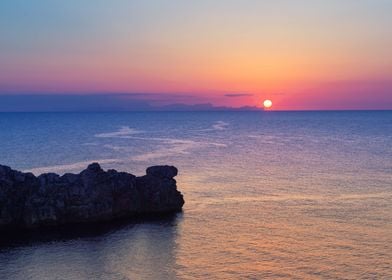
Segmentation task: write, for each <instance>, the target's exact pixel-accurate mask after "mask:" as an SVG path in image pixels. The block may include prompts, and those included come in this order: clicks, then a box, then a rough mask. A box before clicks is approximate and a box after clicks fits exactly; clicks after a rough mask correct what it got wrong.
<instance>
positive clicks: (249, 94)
mask: <svg viewBox="0 0 392 280" xmlns="http://www.w3.org/2000/svg"><path fill="white" fill-rule="evenodd" d="M224 96H226V97H243V96H253V94H251V93H228V94H225V95H224Z"/></svg>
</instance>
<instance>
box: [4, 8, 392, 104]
mask: <svg viewBox="0 0 392 280" xmlns="http://www.w3.org/2000/svg"><path fill="white" fill-rule="evenodd" d="M391 13H392V1H390V0H343V1H342V0H327V1H326V0H295V1H293V0H274V1H261V0H197V1H196V0H195V1H184V0H155V1H154V0H143V1H142V0H140V1H130V0H127V1H126V0H117V1H106V0H83V1H80V0H67V1H64V0H61V1H60V0H35V1H31V0H25V1H21V0H2V1H1V2H0V95H24V94H33V95H34V94H48V95H49V94H53V95H55V94H60V95H68V94H73V95H75V94H76V95H80V94H86V95H87V94H89V95H97V94H105V95H110V94H113V95H116V96H118V94H123V93H131V94H135V93H137V94H141V95H140V96H145V98H146V99H153V98H152V97H151V96H153V97H154V98H158V99H159V100H161V101H162V102H163V103H166V104H170V103H186V104H197V103H212V104H214V105H216V106H222V105H223V106H232V107H240V106H260V107H261V106H262V102H263V100H264V99H271V100H272V101H273V103H274V105H273V108H274V109H276V110H303V109H305V110H313V109H330V110H331V109H392V28H391V27H392V16H391Z"/></svg>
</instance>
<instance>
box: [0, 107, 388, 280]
mask: <svg viewBox="0 0 392 280" xmlns="http://www.w3.org/2000/svg"><path fill="white" fill-rule="evenodd" d="M92 161H97V162H100V163H101V164H102V166H103V167H104V168H116V169H119V170H124V171H129V172H132V173H134V174H136V175H142V174H144V171H145V168H146V167H148V166H150V165H156V164H173V165H175V166H177V167H178V168H179V171H180V173H179V176H178V178H177V181H178V187H179V189H180V190H181V191H182V192H183V194H184V196H185V201H186V204H185V206H184V212H183V213H181V214H178V215H176V216H174V217H171V218H167V219H163V220H154V221H137V222H136V221H135V222H131V223H129V224H125V225H124V224H123V225H118V226H113V227H111V228H108V229H105V230H100V231H99V232H96V231H95V230H92V232H87V233H86V232H85V231H83V232H79V231H78V230H77V229H75V232H74V233H71V234H69V233H68V234H67V235H66V236H61V237H58V238H50V237H48V239H49V240H39V239H38V240H36V239H34V240H35V241H34V240H28V241H24V242H21V243H16V244H14V243H9V242H2V243H1V244H2V245H1V247H0V279H264V278H274V279H276V278H279V279H392V111H347V112H333V111H331V112H273V111H270V112H133V113H2V114H0V163H1V164H6V165H10V166H12V167H13V168H15V169H20V170H25V171H31V172H33V173H37V174H38V173H41V172H52V171H54V172H57V173H65V172H79V171H81V170H82V169H84V168H85V167H86V166H87V164H88V163H90V162H92ZM3 241H4V240H3Z"/></svg>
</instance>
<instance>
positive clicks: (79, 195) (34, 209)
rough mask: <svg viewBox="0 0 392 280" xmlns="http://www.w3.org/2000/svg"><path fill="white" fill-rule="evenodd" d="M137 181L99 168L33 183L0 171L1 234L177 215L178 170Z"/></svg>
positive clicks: (27, 176) (155, 171)
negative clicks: (176, 177) (12, 230)
mask: <svg viewBox="0 0 392 280" xmlns="http://www.w3.org/2000/svg"><path fill="white" fill-rule="evenodd" d="M146 173H147V174H146V175H145V176H142V177H136V176H134V175H132V174H129V173H125V172H117V171H116V170H108V171H104V170H102V168H101V167H100V166H99V164H98V163H93V164H90V165H89V166H88V167H87V169H85V170H83V171H82V172H81V173H79V174H65V175H63V176H59V175H57V174H54V173H47V174H42V175H40V176H38V177H36V176H34V175H33V174H32V173H23V172H19V171H16V170H12V169H11V168H10V167H8V166H3V165H0V230H4V229H25V228H36V227H43V226H58V225H67V224H80V223H92V222H102V221H111V220H115V219H120V218H128V217H132V216H137V215H146V214H147V215H150V214H152V215H157V214H162V213H169V212H177V211H181V209H182V206H183V204H184V199H183V196H182V194H181V193H180V192H179V191H177V187H176V181H175V180H174V179H173V177H175V176H176V175H177V168H175V167H174V166H153V167H149V168H147V171H146Z"/></svg>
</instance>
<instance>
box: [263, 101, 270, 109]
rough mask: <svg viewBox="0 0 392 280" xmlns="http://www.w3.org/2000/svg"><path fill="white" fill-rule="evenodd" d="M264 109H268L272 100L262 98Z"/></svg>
mask: <svg viewBox="0 0 392 280" xmlns="http://www.w3.org/2000/svg"><path fill="white" fill-rule="evenodd" d="M263 106H264V109H269V108H271V107H272V101H271V100H269V99H266V100H264V102H263Z"/></svg>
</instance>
